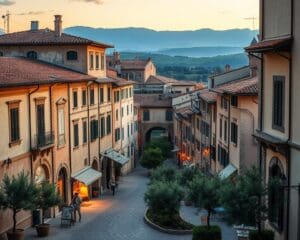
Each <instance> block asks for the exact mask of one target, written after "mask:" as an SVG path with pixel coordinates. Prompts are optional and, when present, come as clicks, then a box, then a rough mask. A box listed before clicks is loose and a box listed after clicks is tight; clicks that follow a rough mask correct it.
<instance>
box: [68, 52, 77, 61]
mask: <svg viewBox="0 0 300 240" xmlns="http://www.w3.org/2000/svg"><path fill="white" fill-rule="evenodd" d="M77 58H78V56H77V52H76V51H68V52H67V60H69V61H74V60H77Z"/></svg>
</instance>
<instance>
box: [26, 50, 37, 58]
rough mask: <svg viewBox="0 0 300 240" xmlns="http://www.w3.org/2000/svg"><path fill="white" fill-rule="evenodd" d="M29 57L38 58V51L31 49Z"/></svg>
mask: <svg viewBox="0 0 300 240" xmlns="http://www.w3.org/2000/svg"><path fill="white" fill-rule="evenodd" d="M27 58H30V59H37V52H35V51H29V52H28V53H27Z"/></svg>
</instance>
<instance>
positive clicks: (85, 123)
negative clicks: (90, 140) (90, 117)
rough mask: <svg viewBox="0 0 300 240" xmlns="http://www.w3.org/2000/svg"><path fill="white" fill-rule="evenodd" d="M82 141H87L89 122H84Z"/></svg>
mask: <svg viewBox="0 0 300 240" xmlns="http://www.w3.org/2000/svg"><path fill="white" fill-rule="evenodd" d="M82 142H83V144H85V143H87V122H86V121H83V122H82Z"/></svg>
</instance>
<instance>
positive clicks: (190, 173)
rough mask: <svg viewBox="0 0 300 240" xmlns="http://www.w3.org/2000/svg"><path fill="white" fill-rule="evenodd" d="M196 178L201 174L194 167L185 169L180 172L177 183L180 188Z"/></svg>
mask: <svg viewBox="0 0 300 240" xmlns="http://www.w3.org/2000/svg"><path fill="white" fill-rule="evenodd" d="M196 176H201V172H200V171H199V170H198V169H197V168H196V167H185V168H183V169H182V171H181V173H180V175H179V183H180V184H181V185H182V186H188V184H189V183H190V182H191V181H192V180H193V179H194V178H195V177H196Z"/></svg>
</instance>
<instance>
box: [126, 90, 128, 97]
mask: <svg viewBox="0 0 300 240" xmlns="http://www.w3.org/2000/svg"><path fill="white" fill-rule="evenodd" d="M126 98H128V88H126Z"/></svg>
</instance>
